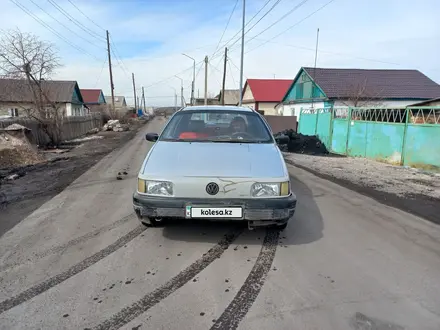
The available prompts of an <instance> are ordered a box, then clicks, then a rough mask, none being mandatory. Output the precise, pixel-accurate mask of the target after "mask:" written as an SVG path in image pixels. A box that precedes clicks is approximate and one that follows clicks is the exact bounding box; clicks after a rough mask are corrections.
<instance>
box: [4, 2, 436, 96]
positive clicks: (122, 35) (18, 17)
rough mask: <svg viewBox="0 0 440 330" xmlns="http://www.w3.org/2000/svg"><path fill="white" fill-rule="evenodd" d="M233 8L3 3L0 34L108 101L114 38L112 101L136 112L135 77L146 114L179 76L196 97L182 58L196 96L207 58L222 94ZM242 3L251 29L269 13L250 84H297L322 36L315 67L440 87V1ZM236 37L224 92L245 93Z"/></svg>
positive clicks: (214, 90)
mask: <svg viewBox="0 0 440 330" xmlns="http://www.w3.org/2000/svg"><path fill="white" fill-rule="evenodd" d="M14 2H15V3H18V4H20V5H21V6H22V7H24V8H25V9H26V10H27V11H29V12H30V13H31V14H32V15H33V16H34V17H35V18H37V19H38V20H39V22H37V20H35V19H34V18H33V17H31V15H28V14H27V13H25V12H24V11H23V10H22V9H20V8H19V7H18V6H17V5H16V4H14ZM236 2H237V0H143V1H142V0H125V1H124V0H88V1H84V0H70V1H69V0H0V3H1V5H2V10H1V12H0V28H1V29H9V28H15V27H18V28H19V29H20V30H22V31H26V32H33V33H35V34H36V35H38V36H39V37H40V38H41V39H44V40H48V41H52V42H53V43H54V44H55V45H56V47H57V49H58V51H59V54H60V56H61V58H62V64H63V67H62V68H60V69H59V70H58V72H57V73H56V74H55V76H54V77H53V78H54V79H64V80H76V81H78V83H79V86H80V88H101V89H102V90H103V91H104V93H105V94H109V93H110V83H109V74H108V67H107V53H106V43H105V29H108V30H109V32H110V35H111V42H112V44H113V49H114V52H115V54H112V55H113V58H112V62H113V74H114V85H115V94H116V95H124V96H126V97H127V100H128V103H133V97H132V96H133V91H132V83H131V72H134V73H135V75H136V82H137V87H138V92H139V91H140V87H141V86H144V87H145V94H146V100H147V105H173V104H174V97H173V96H174V93H175V92H174V89H176V90H177V92H178V93H179V90H180V80H179V79H178V78H176V77H175V75H178V76H179V77H181V78H182V79H183V81H184V96H185V98H186V100H187V101H189V97H190V89H191V88H190V86H191V79H192V61H191V60H190V59H188V58H186V57H184V56H182V55H181V53H182V52H185V53H186V54H188V55H190V56H192V57H194V58H195V59H196V61H197V67H196V72H198V75H197V78H196V96H197V94H198V91H199V92H200V96H201V97H202V96H203V93H204V81H203V79H204V68H202V61H203V58H204V56H205V55H208V57H209V58H210V61H209V66H208V68H209V69H208V77H209V78H208V80H209V81H208V90H209V93H210V95H216V94H218V92H219V90H220V87H221V79H222V70H223V62H222V54H223V51H224V47H225V43H226V42H228V41H229V40H231V38H232V37H233V36H234V35H236V34H237V37H239V36H240V34H239V33H238V32H239V30H240V27H241V13H242V0H238V4H237V6H236V8H235V11H234V13H233V15H232V17H231V20H230V23H229V26H228V28H227V29H226V32H225V34H224V36H223V40H222V41H221V42H220V44H219V41H220V38H221V36H222V33H223V31H224V30H225V27H226V24H227V21H228V18H229V16H230V15H231V13H232V11H233V8H234V6H235V4H236ZM277 2H279V3H278V4H277V5H276V6H275V7H274V8H273V9H272V10H271V11H270V12H269V14H267V15H266V16H265V17H264V18H263V19H261V21H259V19H260V18H261V17H262V16H263V15H264V14H265V13H266V12H267V11H268V10H270V9H271V7H272V6H274V4H275V3H277ZM329 2H330V3H329ZM246 3H247V7H246V20H247V21H248V20H250V19H251V18H252V17H253V16H254V15H255V14H256V13H257V12H258V11H259V10H260V9H261V8H262V7H263V6H264V5H265V4H266V3H267V4H266V6H265V7H264V9H263V10H261V12H260V13H259V14H258V15H257V16H256V17H255V18H254V19H253V20H252V21H251V22H250V23H249V24H248V26H247V28H246V29H249V28H251V30H250V31H249V32H247V33H246V36H245V38H246V44H245V53H246V54H245V59H244V75H245V77H244V79H246V78H247V77H248V78H273V77H274V76H275V77H276V78H290V79H293V78H294V76H295V75H296V73H297V72H298V70H299V68H300V67H301V66H313V63H314V48H315V42H316V29H317V28H319V29H320V37H319V51H318V60H317V66H318V67H340V68H382V69H386V68H389V69H418V70H420V71H422V72H423V73H424V74H426V75H427V76H428V77H430V78H431V79H433V80H434V81H436V82H437V83H440V61H439V56H440V55H439V54H440V23H439V19H440V18H439V16H438V13H439V12H440V1H438V0H418V1H413V0H333V1H330V0H281V1H278V0H269V1H268V0H247V1H246ZM327 3H329V4H328V5H326V4H327ZM56 5H57V6H58V8H57V7H56ZM325 5H326V6H325ZM75 6H76V7H78V8H79V9H80V11H82V12H83V13H81V12H80V11H79V10H78V9H77V8H76V7H75ZM323 6H324V7H323ZM318 9H319V10H318ZM317 10H318V11H317ZM290 11H291V13H289V12H290ZM315 11H317V12H316V13H314V12H315ZM287 13H289V14H288V15H286V14H287ZM313 13H314V14H313ZM66 14H67V15H68V16H70V17H68V16H67V15H66ZM84 14H85V15H84ZM285 15H286V16H285ZM86 16H87V17H88V18H87V17H86ZM283 16H285V17H284V18H283ZM308 16H309V17H308ZM57 21H59V22H57ZM258 21H259V22H258ZM41 22H43V23H44V24H45V25H46V26H49V27H51V28H52V29H53V31H50V30H49V29H48V28H47V27H45V26H43V25H42V24H41ZM257 22H258V23H257ZM255 23H257V24H256V25H255V26H254V27H253V25H254V24H255ZM272 24H273V26H272V27H270V26H271V25H272ZM268 27H270V28H269V29H268ZM290 27H291V29H289V28H290ZM288 29H289V30H288ZM54 31H55V32H56V33H57V34H58V36H57V35H55V33H54ZM283 32H284V33H283ZM237 37H235V38H234V39H232V41H230V42H229V43H228V45H229V47H230V54H229V55H230V61H229V63H228V66H227V78H226V87H227V88H229V89H233V88H236V89H238V87H239V85H238V84H239V70H238V67H239V66H240V41H238V42H236V43H235V44H234V45H232V44H233V43H234V41H235V40H236V38H237ZM63 39H64V40H63ZM66 41H67V42H66ZM218 44H219V46H218V47H217V45H218ZM260 45H261V46H260ZM77 48H80V49H77ZM217 48H218V49H219V50H218V51H217V52H216V53H214V51H215V50H216V49H217ZM213 53H214V56H212V57H211V55H212V54H213Z"/></svg>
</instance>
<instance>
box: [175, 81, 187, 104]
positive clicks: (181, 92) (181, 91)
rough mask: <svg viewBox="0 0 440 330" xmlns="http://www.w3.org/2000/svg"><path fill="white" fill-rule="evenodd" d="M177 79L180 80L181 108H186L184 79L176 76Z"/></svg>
mask: <svg viewBox="0 0 440 330" xmlns="http://www.w3.org/2000/svg"><path fill="white" fill-rule="evenodd" d="M175 77H176V78H178V79H180V104H181V106H182V108H183V107H184V106H185V105H184V104H183V79H182V78H180V77H178V76H175Z"/></svg>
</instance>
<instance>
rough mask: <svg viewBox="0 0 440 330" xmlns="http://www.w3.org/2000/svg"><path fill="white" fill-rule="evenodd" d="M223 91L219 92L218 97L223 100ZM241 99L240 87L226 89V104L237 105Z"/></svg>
mask: <svg viewBox="0 0 440 330" xmlns="http://www.w3.org/2000/svg"><path fill="white" fill-rule="evenodd" d="M221 96H222V91H220V94H218V96H217V98H218V99H219V101H221V100H222V98H221ZM238 101H240V90H239V89H225V104H228V105H236V104H238Z"/></svg>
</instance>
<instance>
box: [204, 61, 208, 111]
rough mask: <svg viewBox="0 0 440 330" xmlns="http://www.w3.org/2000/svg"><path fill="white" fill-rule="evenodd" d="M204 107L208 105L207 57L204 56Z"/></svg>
mask: <svg viewBox="0 0 440 330" xmlns="http://www.w3.org/2000/svg"><path fill="white" fill-rule="evenodd" d="M205 105H208V56H205Z"/></svg>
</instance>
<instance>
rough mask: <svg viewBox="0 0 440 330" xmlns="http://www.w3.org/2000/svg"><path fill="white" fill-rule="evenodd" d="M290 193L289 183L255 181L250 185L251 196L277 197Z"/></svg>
mask: <svg viewBox="0 0 440 330" xmlns="http://www.w3.org/2000/svg"><path fill="white" fill-rule="evenodd" d="M289 194H290V183H289V182H288V181H287V182H279V183H262V182H256V183H254V184H253V185H252V187H251V196H252V197H277V196H288V195H289Z"/></svg>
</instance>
